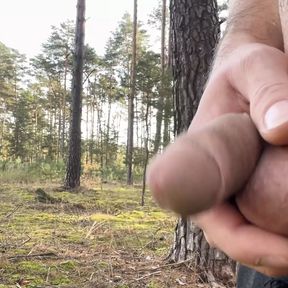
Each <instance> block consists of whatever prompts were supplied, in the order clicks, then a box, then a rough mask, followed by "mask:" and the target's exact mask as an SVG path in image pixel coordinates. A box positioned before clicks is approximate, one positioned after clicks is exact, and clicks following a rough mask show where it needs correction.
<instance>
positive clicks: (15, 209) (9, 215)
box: [1, 204, 23, 221]
mask: <svg viewBox="0 0 288 288" xmlns="http://www.w3.org/2000/svg"><path fill="white" fill-rule="evenodd" d="M22 206H23V204H19V205H17V206H16V207H15V208H14V209H13V210H12V211H11V212H9V213H8V214H6V215H5V216H4V217H3V218H2V219H1V221H3V220H4V219H8V218H10V217H11V216H12V215H13V214H14V213H15V212H16V211H17V210H18V209H20V208H21V207H22Z"/></svg>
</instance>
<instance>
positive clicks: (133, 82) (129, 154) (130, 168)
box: [127, 0, 137, 185]
mask: <svg viewBox="0 0 288 288" xmlns="http://www.w3.org/2000/svg"><path fill="white" fill-rule="evenodd" d="M136 50H137V0H134V23H133V51H132V69H131V89H130V90H131V91H130V95H129V98H128V133H127V184H128V185H132V184H133V142H134V141H133V136H134V135H133V133H134V98H135V94H136V56H137V55H136Z"/></svg>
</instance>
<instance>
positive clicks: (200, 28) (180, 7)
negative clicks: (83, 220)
mask: <svg viewBox="0 0 288 288" xmlns="http://www.w3.org/2000/svg"><path fill="white" fill-rule="evenodd" d="M217 12H218V11H217V2H216V0H194V1H191V0H181V1H180V0H171V4H170V15H171V19H170V20H171V31H172V35H171V38H172V39H171V40H172V42H171V56H172V71H173V80H174V86H173V94H174V102H175V103H174V105H175V129H176V134H180V133H182V132H183V131H185V130H187V129H188V127H189V125H190V123H191V121H192V119H193V117H194V115H195V113H196V110H197V107H198V104H199V101H200V98H201V96H202V93H203V88H204V85H205V82H206V80H207V75H208V73H209V69H210V64H211V63H212V57H213V53H214V49H215V46H216V43H217V41H218V37H219V32H220V25H219V20H218V13H217ZM215 101H217V99H215ZM169 259H170V260H171V261H173V262H181V261H185V260H187V259H192V261H193V263H194V264H195V265H196V267H197V268H198V269H199V270H200V271H205V272H207V271H210V272H211V271H212V273H213V274H214V276H218V273H220V274H221V273H222V268H223V265H224V264H225V265H226V264H229V261H230V260H229V259H228V257H226V256H225V255H224V254H223V253H221V252H219V251H217V250H216V249H213V248H211V247H209V245H208V243H207V241H206V240H205V237H204V235H203V232H202V231H201V230H200V229H199V228H197V227H196V226H195V225H194V224H193V223H192V222H191V220H190V219H184V218H181V219H179V221H178V224H177V226H176V228H175V241H174V244H173V247H172V249H171V253H170V255H169ZM205 275H208V274H207V273H206V274H205Z"/></svg>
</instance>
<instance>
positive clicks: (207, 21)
mask: <svg viewBox="0 0 288 288" xmlns="http://www.w3.org/2000/svg"><path fill="white" fill-rule="evenodd" d="M138 1H141V0H138ZM138 1H137V0H133V1H132V0H131V2H133V5H134V11H129V12H126V13H125V14H124V15H123V16H122V18H121V19H119V24H118V27H117V28H116V29H115V31H111V34H110V38H109V39H108V41H107V43H106V45H105V53H104V55H97V53H96V51H95V49H94V48H93V47H91V46H90V45H88V44H85V32H84V31H85V29H84V26H85V0H78V1H76V0H75V1H74V2H75V3H74V4H75V7H76V2H77V18H76V19H71V20H65V19H64V20H63V22H62V23H61V24H60V25H59V26H52V27H51V30H50V32H49V35H50V36H49V37H48V38H47V40H46V41H45V42H44V43H42V49H41V53H39V54H38V55H36V56H34V57H32V58H29V57H27V56H26V55H24V54H22V53H21V51H18V50H16V49H14V48H13V47H8V46H7V45H6V44H5V43H2V42H1V39H0V183H1V186H0V200H1V201H0V207H1V208H0V230H1V235H0V248H1V256H0V287H18V288H19V287H35V288H36V287H99V288H100V287H118V288H121V287H122V288H124V287H150V288H158V287H182V286H183V287H234V285H235V284H234V272H233V271H234V263H232V261H231V260H229V259H227V257H226V256H225V255H222V254H221V253H220V252H219V253H214V254H213V255H216V254H217V255H218V254H219V255H220V254H221V255H220V256H219V255H218V256H217V257H218V258H217V257H216V256H215V257H216V258H217V259H216V258H215V259H209V261H206V260H207V253H208V254H209V253H210V252H209V249H210V250H213V251H214V248H209V247H208V246H207V245H208V244H207V243H206V244H203V243H204V237H203V235H202V236H201V237H199V235H200V234H201V233H202V232H201V231H200V230H199V229H198V228H196V227H192V226H193V225H192V224H191V225H192V226H191V227H190V228H191V231H190V232H191V233H192V234H193V233H196V234H197V235H196V234H195V235H196V236H195V239H194V238H193V239H194V240H193V241H195V243H196V242H197V241H200V242H201V243H200V244H199V243H198V246H199V247H198V246H197V245H195V248H193V249H194V250H193V249H192V250H191V249H190V248H189V247H188V246H189V245H186V247H184V246H185V245H184V246H183V245H182V244H181V245H180V246H179V243H180V242H181V235H180V236H179V233H180V234H181V231H180V230H181V229H180V230H179V228H181V225H182V224H181V223H182V222H181V221H183V219H180V220H178V224H177V216H175V215H173V214H171V213H167V212H164V211H162V210H161V209H160V208H159V207H157V205H156V204H155V203H154V201H153V199H152V197H151V194H150V191H149V189H148V188H147V187H146V181H145V179H146V169H147V165H148V163H149V161H150V160H151V159H152V158H153V157H154V155H157V154H158V153H161V152H162V151H163V149H165V147H166V146H167V145H168V144H169V143H171V142H173V140H174V137H175V136H177V135H178V134H180V133H181V132H182V131H185V130H186V129H187V128H188V126H189V124H190V122H191V120H192V118H193V116H194V114H195V111H196V109H197V105H198V103H199V99H200V98H201V94H202V91H203V87H204V84H205V81H206V79H207V75H208V71H209V67H210V63H211V62H212V60H211V59H212V57H213V52H214V49H215V45H216V42H217V40H218V39H219V37H220V35H221V27H222V26H221V25H222V24H223V25H225V24H224V23H225V17H224V16H225V15H226V14H225V11H226V9H227V3H226V2H225V1H218V2H219V3H217V1H214V0H210V1H191V2H190V1H187V0H186V1H180V2H178V1H176V0H171V1H166V0H161V1H158V2H157V1H155V7H154V8H153V7H151V13H150V15H149V17H148V20H147V23H146V24H147V25H148V26H147V25H143V23H142V22H141V21H139V20H138V19H137V13H138V12H139V11H137V4H138V3H137V2H138ZM75 15H76V8H75ZM223 15H224V16H223ZM181 19H182V20H181ZM75 20H76V21H75ZM181 21H182V22H183V23H182V22H181ZM180 22H181V23H180ZM144 27H150V28H151V30H150V29H148V30H147V29H146V28H144ZM177 29H178V30H177ZM151 31H153V33H154V34H155V33H156V34H157V35H156V36H157V39H158V40H157V41H158V46H157V47H160V49H158V50H157V49H155V47H152V46H151V44H150V43H151V41H150V39H151V36H153V37H155V35H151V33H152V32H151ZM181 31H182V32H183V33H182V32H181ZM180 37H182V38H181V39H182V40H181V39H180ZM185 37H186V38H185ZM187 37H188V38H187ZM181 41H182V42H181ZM185 41H186V43H188V45H187V46H189V47H190V48H189V47H188V48H187V47H186V45H185V44H183V45H182V44H181V43H184V42H185ZM200 48H201V49H200ZM182 52H183V54H181V53H182ZM185 53H186V55H185ZM188 54H190V55H188ZM181 61H182V62H181ZM183 61H184V62H183ZM185 61H186V63H185ZM187 61H188V62H187ZM187 66H189V67H188V68H187ZM184 73H185V75H184ZM189 83H190V84H191V85H190V84H189ZM181 97H182V98H181ZM184 97H186V98H187V99H184ZM181 99H182V100H181ZM179 221H180V222H179ZM176 224H177V226H176ZM185 225H187V224H185ZM192 230H193V231H192ZM199 233H200V234H199ZM179 241H180V242H179ZM202 242H203V243H202ZM181 243H182V242H181ZM188 244H189V243H188ZM202 244H203V245H202ZM205 245H206V246H205ZM197 247H198V248H197ZM203 247H204V248H205V249H204V248H203ZM179 249H180V250H179ZM183 249H184V250H185V251H186V252H183ZM199 249H200V250H199ZM203 249H204V250H205V251H204V250H203ZM210 254H211V253H210ZM213 257H214V256H213ZM219 257H220V258H219ZM203 259H206V260H205V261H204V260H203ZM219 259H220V260H219ZM211 263H213V264H211ZM215 263H221V271H222V272H223V271H224V270H225V273H222V272H221V273H220V272H219V269H218V268H219V267H217V265H218V266H219V264H215ZM212 266H213V269H212ZM215 267H216V268H215ZM223 267H226V268H227V269H226V268H225V269H223ZM217 269H218V270H217Z"/></svg>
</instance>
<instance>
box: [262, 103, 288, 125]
mask: <svg viewBox="0 0 288 288" xmlns="http://www.w3.org/2000/svg"><path fill="white" fill-rule="evenodd" d="M264 121H265V125H266V128H267V129H269V130H270V129H274V128H277V127H279V126H280V125H282V124H284V123H286V122H288V101H287V100H283V101H280V102H277V103H275V104H273V105H272V106H271V107H270V108H269V109H268V110H267V112H266V114H265V118H264Z"/></svg>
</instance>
